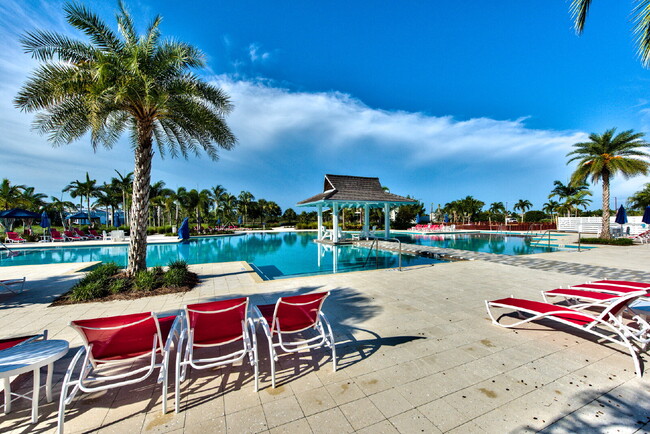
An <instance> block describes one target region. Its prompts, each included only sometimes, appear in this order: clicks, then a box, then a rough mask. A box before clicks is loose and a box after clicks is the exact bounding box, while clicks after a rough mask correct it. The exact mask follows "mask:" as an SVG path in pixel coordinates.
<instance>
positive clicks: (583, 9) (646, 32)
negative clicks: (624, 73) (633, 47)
mask: <svg viewBox="0 0 650 434" xmlns="http://www.w3.org/2000/svg"><path fill="white" fill-rule="evenodd" d="M635 3H636V6H635V7H634V9H633V11H632V12H633V13H634V18H633V21H634V29H633V33H634V36H635V37H636V43H637V53H638V54H639V57H640V58H641V64H642V65H643V67H645V68H647V67H648V66H650V2H648V0H636V1H635ZM590 6H591V0H572V1H571V6H570V7H569V10H570V12H571V18H573V21H574V27H575V29H576V33H578V35H580V34H582V32H583V31H584V28H585V23H586V21H587V14H588V12H589V7H590Z"/></svg>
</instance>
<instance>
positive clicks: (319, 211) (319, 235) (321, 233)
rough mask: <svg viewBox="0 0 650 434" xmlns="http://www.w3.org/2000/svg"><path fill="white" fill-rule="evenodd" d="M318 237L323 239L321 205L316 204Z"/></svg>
mask: <svg viewBox="0 0 650 434" xmlns="http://www.w3.org/2000/svg"><path fill="white" fill-rule="evenodd" d="M318 239H319V240H322V239H323V205H318Z"/></svg>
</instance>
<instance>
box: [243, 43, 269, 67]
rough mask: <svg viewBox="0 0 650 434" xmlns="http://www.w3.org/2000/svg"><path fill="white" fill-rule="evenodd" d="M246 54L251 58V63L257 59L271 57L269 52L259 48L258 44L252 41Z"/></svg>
mask: <svg viewBox="0 0 650 434" xmlns="http://www.w3.org/2000/svg"><path fill="white" fill-rule="evenodd" d="M248 56H249V57H250V59H251V62H252V63H255V62H258V61H265V60H268V59H269V58H270V57H271V53H269V52H265V51H262V50H261V47H260V44H258V43H255V42H254V43H252V44H249V45H248Z"/></svg>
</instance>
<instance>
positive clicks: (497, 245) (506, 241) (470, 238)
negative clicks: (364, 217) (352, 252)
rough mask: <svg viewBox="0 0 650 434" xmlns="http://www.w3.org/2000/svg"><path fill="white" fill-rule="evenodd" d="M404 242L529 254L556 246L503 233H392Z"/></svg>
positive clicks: (553, 250)
mask: <svg viewBox="0 0 650 434" xmlns="http://www.w3.org/2000/svg"><path fill="white" fill-rule="evenodd" d="M393 236H394V237H396V238H399V239H400V241H402V242H404V243H411V244H419V245H422V246H433V247H442V248H447V249H459V250H471V251H473V252H486V253H497V254H499V255H530V254H533V253H545V252H555V251H557V250H558V249H557V248H556V247H548V246H545V245H544V242H539V244H538V243H537V242H536V241H533V240H532V239H531V238H530V237H523V236H512V235H503V234H435V235H433V234H427V235H419V234H406V233H394V234H393Z"/></svg>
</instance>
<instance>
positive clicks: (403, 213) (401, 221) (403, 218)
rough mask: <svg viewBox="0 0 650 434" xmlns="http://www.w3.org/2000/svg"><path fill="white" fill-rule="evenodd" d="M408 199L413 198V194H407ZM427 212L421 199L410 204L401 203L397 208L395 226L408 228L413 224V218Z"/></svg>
mask: <svg viewBox="0 0 650 434" xmlns="http://www.w3.org/2000/svg"><path fill="white" fill-rule="evenodd" d="M406 197H407V198H408V199H411V196H406ZM424 213H425V209H424V204H423V203H422V202H420V201H418V202H417V203H414V204H410V205H401V206H400V207H399V208H397V212H396V213H395V222H394V225H395V228H396V229H407V228H409V227H411V226H412V225H413V220H415V216H417V215H418V214H420V215H422V214H424Z"/></svg>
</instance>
